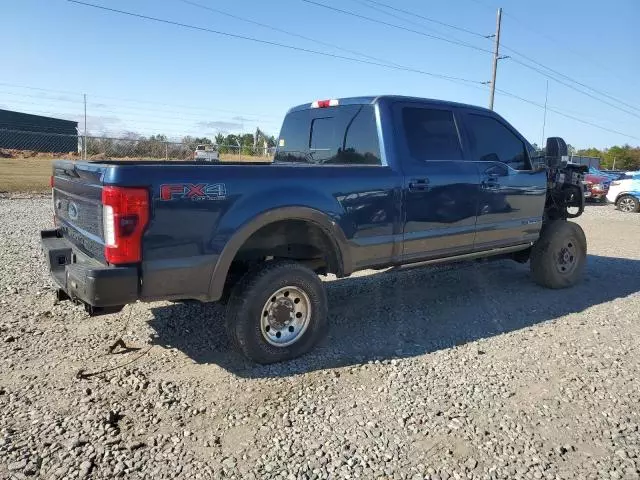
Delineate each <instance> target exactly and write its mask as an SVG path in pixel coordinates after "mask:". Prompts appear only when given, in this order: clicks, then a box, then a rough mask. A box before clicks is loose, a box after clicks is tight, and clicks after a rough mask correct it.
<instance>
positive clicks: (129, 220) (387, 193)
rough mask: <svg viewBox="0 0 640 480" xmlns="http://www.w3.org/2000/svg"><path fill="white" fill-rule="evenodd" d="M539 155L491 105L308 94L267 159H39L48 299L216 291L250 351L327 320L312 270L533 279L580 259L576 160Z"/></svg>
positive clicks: (561, 282) (294, 340) (552, 277)
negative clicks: (473, 262) (45, 195)
mask: <svg viewBox="0 0 640 480" xmlns="http://www.w3.org/2000/svg"><path fill="white" fill-rule="evenodd" d="M565 156H566V144H565V143H564V141H562V139H560V138H550V139H549V140H548V141H547V146H546V154H545V155H543V156H541V155H540V154H539V153H536V151H535V150H534V149H533V148H532V147H531V145H530V144H529V143H528V142H527V141H526V140H525V139H524V138H523V137H522V135H520V134H519V133H518V132H517V131H516V130H515V129H514V128H513V127H512V126H511V125H509V123H507V122H506V121H505V120H504V119H503V118H502V117H500V116H499V115H497V114H496V113H494V112H492V111H489V110H486V109H483V108H479V107H474V106H470V105H463V104H458V103H452V102H444V101H437V100H428V99H421V98H411V97H401V96H379V97H359V98H346V99H337V100H321V101H316V102H313V103H309V104H306V105H301V106H298V107H295V108H292V109H291V110H290V111H289V112H288V113H287V115H286V117H285V119H284V123H283V126H282V130H281V133H280V137H279V139H278V147H277V151H276V153H275V159H274V162H273V163H271V164H250V163H242V164H202V163H196V162H184V161H176V162H157V161H135V162H132V161H99V162H72V161H62V160H61V161H56V162H55V163H54V166H53V175H52V179H51V182H52V183H51V185H52V189H53V204H54V210H55V228H54V229H51V230H45V231H42V232H41V237H42V245H43V250H44V252H45V255H46V258H47V261H48V263H49V265H50V269H51V274H52V276H53V278H54V280H55V281H56V283H57V284H58V285H59V287H60V288H59V290H58V298H59V299H60V300H63V299H70V300H72V301H75V302H79V303H83V304H84V305H85V307H86V309H87V311H88V313H89V314H91V315H98V314H103V313H110V312H115V311H118V310H120V309H122V308H123V306H124V305H126V304H129V303H132V302H136V301H138V300H140V301H153V300H174V301H181V300H187V299H191V300H199V301H202V302H216V301H217V302H224V303H226V304H227V309H228V312H227V321H226V323H227V325H226V326H227V331H228V334H229V336H230V338H231V339H232V341H233V342H234V344H235V345H237V347H238V348H239V349H240V350H241V351H242V352H243V353H244V354H245V355H246V356H247V357H249V358H250V359H252V360H254V361H256V362H260V363H270V362H277V361H283V360H287V359H291V358H294V357H296V356H298V355H301V354H303V353H305V352H306V351H308V350H309V349H311V348H312V347H313V345H314V344H315V343H316V342H317V341H318V339H319V338H320V337H321V336H322V334H323V333H324V332H325V331H326V330H327V327H328V319H327V312H328V306H327V297H326V294H325V289H324V286H323V282H322V281H321V280H320V278H319V277H318V275H324V274H335V275H336V276H337V277H346V276H348V275H350V274H352V273H353V272H355V271H358V270H363V269H383V268H386V267H392V266H396V267H398V266H402V267H415V266H422V265H430V264H436V263H443V262H455V261H460V260H470V259H478V258H487V257H491V258H505V257H506V258H512V259H514V260H516V261H518V262H522V263H524V262H527V261H530V264H531V272H532V277H533V279H534V280H535V281H536V282H538V283H539V284H541V285H543V286H546V287H550V288H562V287H568V286H571V285H573V284H575V283H576V282H577V281H578V280H579V278H580V276H581V272H582V270H583V267H584V265H585V261H586V249H587V245H586V238H585V235H584V232H583V231H582V229H581V228H580V227H579V226H578V225H577V224H575V223H573V222H570V221H567V220H568V219H569V218H573V217H576V216H578V215H580V214H581V213H582V211H583V209H584V195H583V191H582V180H583V175H584V172H585V170H586V168H585V167H582V166H579V165H571V164H567V163H566V161H563V157H564V158H566V157H565Z"/></svg>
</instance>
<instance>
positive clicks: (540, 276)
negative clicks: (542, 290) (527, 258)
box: [531, 220, 587, 288]
mask: <svg viewBox="0 0 640 480" xmlns="http://www.w3.org/2000/svg"><path fill="white" fill-rule="evenodd" d="M586 261H587V239H586V237H585V234H584V231H583V230H582V228H581V227H580V225H577V224H575V223H573V222H567V221H564V220H557V221H554V222H551V223H549V224H548V225H546V226H545V227H544V228H543V229H542V232H541V233H540V238H539V239H538V241H537V242H536V243H535V245H534V246H533V248H532V249H531V274H532V276H533V279H534V280H535V282H536V283H538V284H539V285H542V286H543V287H547V288H566V287H572V286H573V285H575V284H576V283H578V281H579V280H580V278H581V277H582V272H583V271H584V267H585V264H586Z"/></svg>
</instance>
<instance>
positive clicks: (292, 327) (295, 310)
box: [260, 286, 311, 347]
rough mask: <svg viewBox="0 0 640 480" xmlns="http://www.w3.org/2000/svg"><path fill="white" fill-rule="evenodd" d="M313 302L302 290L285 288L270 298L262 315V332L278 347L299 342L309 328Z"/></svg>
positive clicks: (267, 339)
mask: <svg viewBox="0 0 640 480" xmlns="http://www.w3.org/2000/svg"><path fill="white" fill-rule="evenodd" d="M310 320H311V301H310V300H309V296H308V295H307V294H306V293H305V292H304V291H303V290H301V289H300V288H298V287H294V286H287V287H283V288H281V289H279V290H277V291H276V292H274V293H272V294H271V295H270V296H269V299H268V300H267V301H266V302H265V304H264V307H263V308H262V312H261V313H260V332H261V333H262V336H263V338H264V339H265V340H266V341H267V342H268V343H269V344H271V345H273V346H276V347H288V346H289V345H292V344H294V343H295V342H297V341H298V340H299V339H300V338H301V337H302V335H304V332H305V331H306V330H307V328H308V327H309V322H310Z"/></svg>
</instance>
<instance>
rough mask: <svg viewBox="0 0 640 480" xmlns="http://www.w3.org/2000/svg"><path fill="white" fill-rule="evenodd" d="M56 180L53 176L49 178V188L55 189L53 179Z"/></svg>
mask: <svg viewBox="0 0 640 480" xmlns="http://www.w3.org/2000/svg"><path fill="white" fill-rule="evenodd" d="M54 178H55V177H54V176H53V175H51V176H50V177H49V188H53V179H54Z"/></svg>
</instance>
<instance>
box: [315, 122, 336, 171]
mask: <svg viewBox="0 0 640 480" xmlns="http://www.w3.org/2000/svg"><path fill="white" fill-rule="evenodd" d="M336 124H337V122H336V119H335V117H326V118H315V119H313V120H312V121H311V140H310V142H309V143H310V145H309V153H310V155H311V160H312V161H313V162H314V163H324V162H325V161H327V160H331V159H332V158H334V157H335V155H336V153H337V145H338V142H337V141H336V127H337V125H336Z"/></svg>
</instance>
